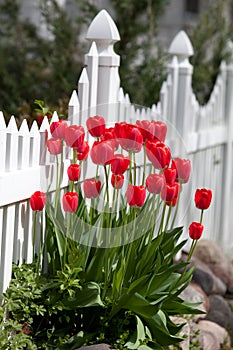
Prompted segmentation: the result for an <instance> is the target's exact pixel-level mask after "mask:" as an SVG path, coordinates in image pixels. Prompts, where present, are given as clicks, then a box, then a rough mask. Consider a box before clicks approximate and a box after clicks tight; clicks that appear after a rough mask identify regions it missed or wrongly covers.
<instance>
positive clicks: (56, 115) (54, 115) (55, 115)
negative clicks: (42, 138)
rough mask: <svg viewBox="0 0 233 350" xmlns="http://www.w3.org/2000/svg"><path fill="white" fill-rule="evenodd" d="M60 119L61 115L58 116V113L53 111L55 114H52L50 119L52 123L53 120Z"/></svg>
mask: <svg viewBox="0 0 233 350" xmlns="http://www.w3.org/2000/svg"><path fill="white" fill-rule="evenodd" d="M58 120H59V117H58V114H57V112H56V111H55V112H53V116H52V119H51V120H50V124H51V123H53V122H57V121H58Z"/></svg>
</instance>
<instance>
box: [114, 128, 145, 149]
mask: <svg viewBox="0 0 233 350" xmlns="http://www.w3.org/2000/svg"><path fill="white" fill-rule="evenodd" d="M114 129H115V135H116V138H117V140H118V142H119V144H120V145H121V147H122V148H123V149H124V150H126V151H127V152H133V153H136V152H140V151H141V149H142V145H143V137H142V134H141V132H140V130H139V128H138V127H137V126H136V125H132V124H128V123H126V122H122V123H116V124H115V128H114Z"/></svg>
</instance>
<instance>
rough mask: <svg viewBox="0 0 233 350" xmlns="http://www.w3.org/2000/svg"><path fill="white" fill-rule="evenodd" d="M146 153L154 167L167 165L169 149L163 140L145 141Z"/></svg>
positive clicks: (169, 157) (169, 156)
mask: <svg viewBox="0 0 233 350" xmlns="http://www.w3.org/2000/svg"><path fill="white" fill-rule="evenodd" d="M146 155H147V157H148V159H149V160H150V161H151V163H152V164H153V166H154V167H155V168H156V169H163V168H166V167H168V166H169V163H170V159H171V151H170V148H169V147H168V146H166V145H165V144H164V143H163V142H160V141H156V140H151V141H147V142H146Z"/></svg>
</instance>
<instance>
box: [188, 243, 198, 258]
mask: <svg viewBox="0 0 233 350" xmlns="http://www.w3.org/2000/svg"><path fill="white" fill-rule="evenodd" d="M197 241H198V240H197V239H193V241H192V244H191V247H190V250H189V253H188V258H187V262H188V263H190V260H191V258H192V255H193V252H194V250H195V248H196V245H197Z"/></svg>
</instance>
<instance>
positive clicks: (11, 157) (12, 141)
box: [5, 116, 18, 171]
mask: <svg viewBox="0 0 233 350" xmlns="http://www.w3.org/2000/svg"><path fill="white" fill-rule="evenodd" d="M17 157H18V129H17V125H16V122H15V118H14V117H13V116H12V117H11V119H10V121H9V124H8V126H7V129H6V162H5V166H6V171H13V170H16V169H17V166H18V159H17Z"/></svg>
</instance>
